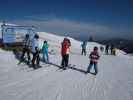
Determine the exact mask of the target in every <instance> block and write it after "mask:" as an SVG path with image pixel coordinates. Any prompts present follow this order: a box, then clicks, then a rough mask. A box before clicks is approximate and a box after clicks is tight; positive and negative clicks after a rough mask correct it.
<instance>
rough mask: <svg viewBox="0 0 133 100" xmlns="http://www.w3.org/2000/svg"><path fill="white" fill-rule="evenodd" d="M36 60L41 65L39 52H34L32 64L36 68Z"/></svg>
mask: <svg viewBox="0 0 133 100" xmlns="http://www.w3.org/2000/svg"><path fill="white" fill-rule="evenodd" d="M35 62H36V64H37V65H39V63H40V56H39V53H38V52H36V53H33V58H32V65H33V67H34V68H35Z"/></svg>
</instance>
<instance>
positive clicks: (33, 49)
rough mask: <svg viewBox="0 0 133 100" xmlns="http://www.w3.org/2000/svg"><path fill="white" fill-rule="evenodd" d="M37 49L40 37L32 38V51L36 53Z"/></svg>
mask: <svg viewBox="0 0 133 100" xmlns="http://www.w3.org/2000/svg"><path fill="white" fill-rule="evenodd" d="M37 50H39V41H38V39H35V38H34V39H33V40H32V50H31V51H32V53H36V52H37Z"/></svg>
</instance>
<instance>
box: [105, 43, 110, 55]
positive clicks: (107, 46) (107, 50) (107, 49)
mask: <svg viewBox="0 0 133 100" xmlns="http://www.w3.org/2000/svg"><path fill="white" fill-rule="evenodd" d="M105 53H106V54H107V55H108V54H109V45H108V44H107V45H106V47H105Z"/></svg>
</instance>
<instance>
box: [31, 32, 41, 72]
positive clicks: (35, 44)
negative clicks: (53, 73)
mask: <svg viewBox="0 0 133 100" xmlns="http://www.w3.org/2000/svg"><path fill="white" fill-rule="evenodd" d="M39 53H40V50H39V36H38V34H35V36H34V38H33V40H32V54H33V58H32V67H33V68H34V69H37V67H39V62H40V56H39ZM35 62H36V65H37V66H36V65H35Z"/></svg>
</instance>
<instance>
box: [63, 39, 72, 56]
mask: <svg viewBox="0 0 133 100" xmlns="http://www.w3.org/2000/svg"><path fill="white" fill-rule="evenodd" d="M70 45H71V44H70V42H69V41H67V40H66V41H63V43H62V48H61V54H62V55H66V54H69V53H70Z"/></svg>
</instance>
